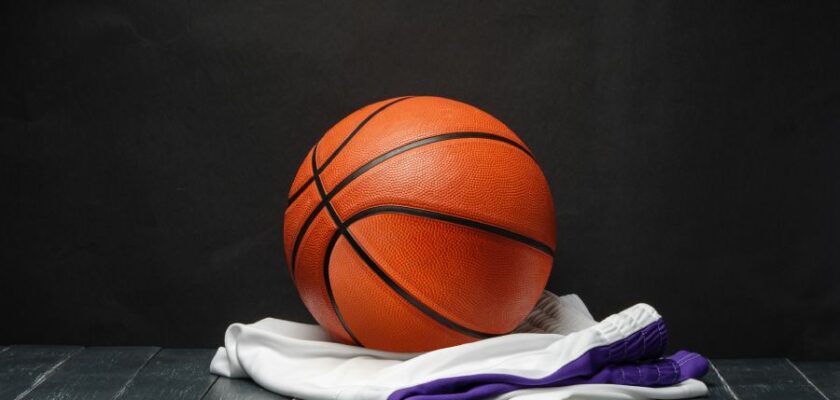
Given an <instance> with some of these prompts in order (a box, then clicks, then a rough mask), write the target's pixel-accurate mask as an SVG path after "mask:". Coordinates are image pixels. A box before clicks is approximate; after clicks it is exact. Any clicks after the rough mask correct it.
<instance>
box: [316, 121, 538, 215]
mask: <svg viewBox="0 0 840 400" xmlns="http://www.w3.org/2000/svg"><path fill="white" fill-rule="evenodd" d="M454 139H487V140H495V141H499V142H502V143H507V144H509V145H511V146H513V147H516V148H517V149H519V150H521V151H523V152H524V153H525V154H527V155H528V157H531V158H532V159H533V156H532V155H531V152H530V151H528V149H526V148H525V146H522V145H521V144H519V143H516V142H515V141H513V140H510V139H508V138H506V137H503V136H499V135H494V134H492V133H486V132H450V133H442V134H440V135H436V136H430V137H427V138H423V139H419V140H415V141H413V142H409V143H406V144H404V145H402V146H400V147H397V148H395V149H393V150H390V151H388V152H387V153H385V154H382V155H381V156H379V157H376V158H374V159H373V160H370V161H368V162H367V163H365V164H364V165H362V166H361V167H359V168H358V169H357V170H355V171H353V173H351V174H350V175H348V176H347V177H346V178H344V179H343V180H341V182H339V183H338V185H335V187H334V188H333V190H331V191H330V193H329V194H328V195H327V200H331V199H332V198H333V197H334V196H335V194H336V193H338V191H340V190H341V189H343V188H344V187H345V186H347V185H348V184H349V183H350V182H352V181H353V180H354V179H356V178H358V177H359V176H360V175H362V174H363V173H365V172H367V171H368V170H369V169H371V168H373V167H375V166H377V165H379V164H381V163H383V162H385V161H387V160H388V159H390V158H392V157H395V156H397V155H400V154H402V153H405V152H406V151H409V150H411V149H416V148H418V147H423V146H426V145H429V144H432V143H437V142H442V141H446V140H454Z"/></svg>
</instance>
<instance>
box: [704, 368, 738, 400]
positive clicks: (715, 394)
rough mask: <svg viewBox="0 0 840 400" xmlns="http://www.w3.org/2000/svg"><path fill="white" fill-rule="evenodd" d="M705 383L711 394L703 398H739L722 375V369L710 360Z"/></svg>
mask: <svg viewBox="0 0 840 400" xmlns="http://www.w3.org/2000/svg"><path fill="white" fill-rule="evenodd" d="M702 380H703V383H705V384H706V386H707V387H708V388H709V394H708V395H706V397H701V398H703V399H715V400H737V399H736V398H735V395H734V394H733V393H732V389H731V388H730V387H729V385H728V384H727V383H726V381H724V380H723V378H722V377H721V376H720V371H718V370H717V367H715V364H714V363H713V362H712V361H711V360H710V361H709V372H708V373H706V376H704V377H703V379H702Z"/></svg>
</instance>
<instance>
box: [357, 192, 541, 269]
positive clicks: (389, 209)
mask: <svg viewBox="0 0 840 400" xmlns="http://www.w3.org/2000/svg"><path fill="white" fill-rule="evenodd" d="M382 213H394V214H408V215H415V216H419V217H425V218H431V219H436V220H440V221H445V222H451V223H453V224H458V225H462V226H466V227H470V228H475V229H479V230H482V231H485V232H490V233H493V234H496V235H499V236H503V237H506V238H508V239H512V240H515V241H517V242H520V243H522V244H525V245H528V246H531V247H533V248H534V249H536V250H539V251H541V252H543V253H545V254H548V255H549V256H552V257H554V250H552V249H551V246H548V245H547V244H545V243H542V242H540V241H539V240H536V239H533V238H530V237H528V236H525V235H521V234H519V233H516V232H513V231H509V230H507V229H504V228H500V227H498V226H495V225H489V224H485V223H483V222H479V221H475V220H472V219H467V218H462V217H457V216H454V215H450V214H442V213H439V212H435V211H429V210H424V209H420V208H414V207H405V206H391V205H389V206H376V207H371V208H368V209H366V210H363V211H360V212H358V213H356V214H355V215H353V216H352V217H350V218H348V219H347V220H346V221H344V224H345V225H347V226H350V225H352V224H353V223H354V222H356V221H358V220H360V219H363V218H367V217H370V216H372V215H376V214H382Z"/></svg>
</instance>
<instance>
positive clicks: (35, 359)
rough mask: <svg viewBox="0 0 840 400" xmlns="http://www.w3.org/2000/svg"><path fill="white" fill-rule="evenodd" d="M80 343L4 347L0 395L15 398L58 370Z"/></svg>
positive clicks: (1, 397) (0, 396) (0, 366)
mask: <svg viewBox="0 0 840 400" xmlns="http://www.w3.org/2000/svg"><path fill="white" fill-rule="evenodd" d="M81 350H82V347H79V346H12V347H6V348H5V349H4V350H2V351H0V399H13V398H15V397H17V396H19V395H21V394H22V393H25V392H27V391H29V390H31V389H33V388H34V387H36V386H37V385H39V384H41V383H42V382H43V381H44V380H45V379H47V378H49V376H50V375H51V374H52V373H53V372H55V370H56V369H57V368H58V367H59V366H61V364H62V363H64V362H66V361H67V360H68V359H69V358H70V357H72V356H73V355H74V354H76V353H78V352H79V351H81Z"/></svg>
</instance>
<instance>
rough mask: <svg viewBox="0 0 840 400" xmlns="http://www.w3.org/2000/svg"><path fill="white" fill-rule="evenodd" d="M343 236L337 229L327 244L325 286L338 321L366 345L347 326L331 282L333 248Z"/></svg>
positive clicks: (353, 336)
mask: <svg viewBox="0 0 840 400" xmlns="http://www.w3.org/2000/svg"><path fill="white" fill-rule="evenodd" d="M340 237H341V229H337V230H336V231H335V234H333V236H332V238H330V243H329V244H328V245H327V251H326V253H325V254H324V287H325V288H326V289H327V296H328V297H329V298H330V304H332V307H333V310H335V315H336V316H337V317H338V321H339V322H341V326H342V327H344V331H345V332H347V334H348V335H350V339H352V340H353V342H354V343H355V344H357V345H359V346H364V345H363V344H362V342H361V341H359V338H357V337H356V335H354V334H353V332H352V331H350V327H348V326H347V321H345V320H344V316H342V315H341V312H339V311H338V303H336V302H335V295H334V294H333V291H332V284H331V283H330V257H331V256H332V252H333V249H334V248H335V244H336V243H338V238H340Z"/></svg>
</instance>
